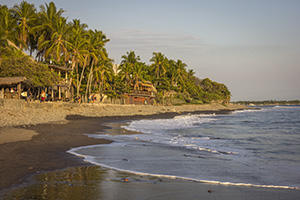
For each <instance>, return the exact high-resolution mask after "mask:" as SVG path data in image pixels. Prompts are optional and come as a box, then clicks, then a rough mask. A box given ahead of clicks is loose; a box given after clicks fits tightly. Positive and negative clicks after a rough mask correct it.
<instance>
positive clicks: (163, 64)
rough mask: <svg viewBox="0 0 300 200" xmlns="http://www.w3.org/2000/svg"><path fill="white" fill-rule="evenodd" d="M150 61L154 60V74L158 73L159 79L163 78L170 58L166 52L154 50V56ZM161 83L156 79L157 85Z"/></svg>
mask: <svg viewBox="0 0 300 200" xmlns="http://www.w3.org/2000/svg"><path fill="white" fill-rule="evenodd" d="M150 62H153V64H152V65H151V67H152V69H153V71H154V74H155V75H156V78H157V80H158V79H160V78H162V77H163V76H164V75H165V73H166V71H167V70H166V69H167V67H168V64H169V63H168V59H167V58H166V57H165V55H164V54H162V53H160V52H158V53H157V52H154V53H153V57H152V58H151V59H150ZM158 84H161V83H160V82H159V81H156V85H158Z"/></svg>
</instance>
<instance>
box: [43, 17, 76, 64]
mask: <svg viewBox="0 0 300 200" xmlns="http://www.w3.org/2000/svg"><path fill="white" fill-rule="evenodd" d="M66 21H67V20H66V19H65V18H64V17H60V18H58V19H57V20H56V23H55V24H54V25H53V27H52V36H51V39H50V40H45V41H44V42H43V43H42V44H40V48H42V49H46V52H45V55H44V57H45V59H47V58H49V56H50V55H51V56H53V57H54V59H55V60H56V61H57V62H60V60H61V57H62V56H64V57H65V59H64V61H67V60H68V59H69V52H68V46H71V43H70V42H69V41H68V38H67V37H68V33H69V30H70V27H69V26H68V25H67V23H66Z"/></svg>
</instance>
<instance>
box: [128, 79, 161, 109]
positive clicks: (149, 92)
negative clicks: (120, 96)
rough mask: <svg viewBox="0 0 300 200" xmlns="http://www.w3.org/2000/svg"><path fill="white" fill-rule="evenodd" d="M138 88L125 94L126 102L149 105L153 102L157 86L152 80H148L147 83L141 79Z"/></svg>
mask: <svg viewBox="0 0 300 200" xmlns="http://www.w3.org/2000/svg"><path fill="white" fill-rule="evenodd" d="M138 84H139V86H138V87H137V88H138V89H136V90H132V91H131V93H129V94H125V95H124V99H125V104H135V105H147V104H150V105H151V104H153V103H154V98H155V93H156V92H157V91H156V88H155V87H154V86H153V85H152V83H151V82H149V81H147V82H145V83H143V82H141V81H139V83H138Z"/></svg>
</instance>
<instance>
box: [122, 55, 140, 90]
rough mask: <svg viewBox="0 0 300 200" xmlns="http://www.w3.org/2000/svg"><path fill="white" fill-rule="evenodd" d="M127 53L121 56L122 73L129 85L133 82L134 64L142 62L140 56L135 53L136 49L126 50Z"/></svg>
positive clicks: (123, 78)
mask: <svg viewBox="0 0 300 200" xmlns="http://www.w3.org/2000/svg"><path fill="white" fill-rule="evenodd" d="M126 54H127V55H123V56H122V57H121V58H122V59H123V60H122V61H121V65H120V67H119V69H120V75H121V78H122V80H125V82H126V84H127V86H129V85H130V83H131V78H132V71H133V66H134V65H135V64H136V63H138V62H140V60H141V59H140V57H139V56H136V55H135V52H134V51H130V52H126Z"/></svg>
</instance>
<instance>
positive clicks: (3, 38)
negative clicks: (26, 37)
mask: <svg viewBox="0 0 300 200" xmlns="http://www.w3.org/2000/svg"><path fill="white" fill-rule="evenodd" d="M16 28H17V22H16V20H15V19H14V18H13V16H12V14H11V13H10V12H9V10H8V8H7V6H1V5H0V44H1V46H7V45H8V42H9V41H11V42H14V43H15V44H16V42H17V41H18V39H17V37H16V35H17V32H16Z"/></svg>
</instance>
